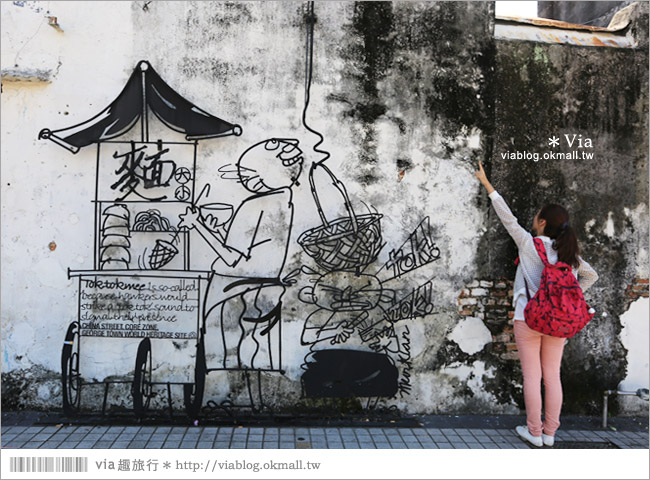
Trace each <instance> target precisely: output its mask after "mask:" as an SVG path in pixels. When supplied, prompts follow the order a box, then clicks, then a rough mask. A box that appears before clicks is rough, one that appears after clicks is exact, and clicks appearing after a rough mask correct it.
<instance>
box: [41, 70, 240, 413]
mask: <svg viewBox="0 0 650 480" xmlns="http://www.w3.org/2000/svg"><path fill="white" fill-rule="evenodd" d="M152 113H153V115H155V118H156V119H157V120H158V121H160V122H161V123H162V124H163V125H164V126H166V127H168V128H169V129H171V130H173V131H175V132H179V133H182V134H184V135H185V141H173V142H165V141H163V140H161V139H158V138H156V139H154V138H150V121H151V120H153V118H152V115H151V114H152ZM136 125H139V132H138V130H137V129H134V127H136ZM129 132H131V135H130V137H131V138H129V139H127V140H125V139H124V137H127V135H126V134H127V133H129ZM241 132H242V130H241V127H239V126H238V125H236V124H232V123H229V122H227V121H224V120H222V119H220V118H217V117H215V116H213V115H211V114H209V113H207V112H205V111H204V110H202V109H200V108H198V107H196V106H195V105H193V104H192V103H190V102H189V101H187V100H186V99H185V98H183V97H182V96H181V95H179V94H178V93H177V92H175V91H174V90H173V89H172V88H171V87H170V86H169V85H167V84H166V83H165V82H164V81H163V80H162V78H161V77H160V76H159V75H158V74H157V73H156V72H155V70H154V69H153V68H152V66H151V65H150V64H149V62H147V61H144V60H143V61H140V62H139V63H138V64H137V66H136V68H135V69H134V71H133V73H132V74H131V76H130V78H129V80H128V82H127V83H126V85H125V87H124V89H123V90H122V92H121V93H120V94H119V96H118V97H117V98H116V99H115V100H114V101H113V102H112V103H111V104H110V105H109V106H108V107H106V108H105V109H104V110H103V111H102V112H100V113H99V114H98V115H96V116H95V117H93V118H91V119H89V120H87V121H85V122H82V123H80V124H78V125H74V126H72V127H68V128H62V129H58V130H50V129H43V130H42V131H41V132H40V134H39V138H40V139H49V140H51V141H53V142H55V143H56V144H58V145H60V146H62V147H64V148H66V149H67V150H69V151H70V152H72V153H73V154H74V153H77V152H78V151H79V150H80V149H81V148H83V147H87V146H90V145H93V144H95V145H96V150H97V156H96V172H95V174H96V178H95V198H94V200H93V203H94V229H93V230H94V255H93V256H94V261H93V266H92V268H91V269H88V270H70V269H69V270H68V275H69V277H70V278H77V279H78V316H77V320H76V321H73V322H72V323H71V324H70V325H69V326H68V328H67V333H66V335H65V341H64V345H63V349H62V353H61V369H62V389H63V408H64V411H65V412H66V413H68V414H72V413H75V412H77V411H79V409H80V405H81V393H82V390H83V388H84V387H88V386H90V385H100V386H103V387H104V401H103V406H102V413H104V412H105V410H106V402H107V397H108V393H109V388H110V386H111V385H112V384H116V383H125V384H129V383H130V384H131V392H132V397H133V409H134V412H135V414H136V416H138V417H142V416H144V414H145V412H146V410H147V408H148V406H149V402H150V400H151V398H152V393H153V386H154V385H156V384H160V385H164V386H166V388H167V398H168V403H169V409H170V413H171V411H172V395H171V387H172V385H175V384H180V385H182V386H183V389H184V396H185V399H186V407H188V409H190V408H192V406H194V405H196V404H197V402H198V406H199V407H200V404H201V401H202V388H203V387H202V383H203V381H204V379H203V377H204V376H205V374H206V373H205V371H203V370H204V369H202V368H200V367H201V365H202V363H204V352H203V351H200V345H199V343H198V339H199V337H200V330H201V325H202V319H203V296H204V293H205V286H206V284H207V280H208V278H209V275H210V272H209V271H204V270H196V269H195V270H192V269H191V268H190V253H191V245H190V243H191V232H190V231H189V230H188V229H187V228H179V226H178V224H179V218H180V215H181V214H183V213H184V212H186V211H187V209H188V207H190V209H195V207H196V206H197V205H198V204H199V202H200V201H201V198H202V197H204V196H205V195H206V194H207V193H208V190H209V185H206V186H205V187H204V188H203V189H202V190H201V191H200V192H197V191H196V187H197V185H196V178H195V174H196V162H197V148H198V142H199V140H203V139H210V138H216V137H225V136H229V135H240V134H241ZM137 133H139V135H137ZM119 137H122V138H121V139H120V138H119ZM135 137H139V138H138V139H137V140H136V139H134V138H135ZM206 207H208V206H206ZM209 207H211V208H212V210H211V211H212V212H213V213H214V212H220V215H221V216H220V222H221V223H222V224H223V223H225V222H226V221H228V218H226V217H228V215H229V214H230V215H232V207H231V206H229V205H226V204H213V205H210V206H209ZM228 207H230V209H229V208H228ZM224 213H225V216H224ZM215 218H216V214H215ZM96 339H102V340H101V342H102V345H106V350H107V352H110V351H111V350H116V349H117V350H119V349H118V348H116V343H115V342H120V341H121V340H122V339H141V340H140V341H139V344H138V346H137V349H135V351H133V352H130V351H124V354H125V355H129V354H132V359H133V361H135V368H134V369H133V375H132V376H131V375H129V376H128V377H124V376H123V375H120V373H122V374H124V373H130V371H131V369H129V372H113V373H114V375H106V376H105V378H104V379H103V380H101V381H94V382H85V381H84V380H82V379H83V378H85V377H86V376H85V375H84V374H83V372H82V369H83V366H84V363H83V362H84V357H85V355H86V354H92V353H94V352H90V351H88V350H87V349H86V350H84V343H85V342H91V341H96ZM84 341H85V342H84ZM158 342H174V347H175V348H174V350H178V351H180V352H181V355H182V354H183V352H184V353H186V354H187V353H188V352H191V353H192V354H191V355H185V356H186V357H187V358H184V359H183V361H186V362H187V367H188V368H185V369H183V370H184V371H183V374H182V375H184V376H186V377H185V378H181V379H180V380H179V379H173V380H169V379H162V380H158V379H155V378H152V363H153V362H152V356H153V358H155V355H156V346H157V345H161V344H160V343H158ZM95 344H96V343H95ZM192 350H194V351H192ZM107 355H110V353H107ZM159 360H160V361H162V362H164V360H165V359H159ZM131 365H133V363H131ZM197 366H198V368H195V367H197ZM177 370H178V369H177ZM89 376H91V377H92V374H90V375H89ZM129 377H130V378H129ZM197 377H198V380H197ZM192 413H196V412H192Z"/></svg>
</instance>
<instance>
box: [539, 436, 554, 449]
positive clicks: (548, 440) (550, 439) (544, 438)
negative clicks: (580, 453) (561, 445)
mask: <svg viewBox="0 0 650 480" xmlns="http://www.w3.org/2000/svg"><path fill="white" fill-rule="evenodd" d="M542 441H543V442H544V445H546V446H547V447H552V446H553V444H554V443H555V437H552V436H550V435H546V434H545V433H542Z"/></svg>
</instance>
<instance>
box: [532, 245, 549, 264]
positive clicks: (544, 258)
mask: <svg viewBox="0 0 650 480" xmlns="http://www.w3.org/2000/svg"><path fill="white" fill-rule="evenodd" d="M533 243H534V244H535V249H536V250H537V254H538V255H539V258H541V259H542V263H543V264H544V266H545V267H547V266H548V265H549V263H548V257H547V256H546V248H545V247H544V242H543V241H542V239H541V238H533Z"/></svg>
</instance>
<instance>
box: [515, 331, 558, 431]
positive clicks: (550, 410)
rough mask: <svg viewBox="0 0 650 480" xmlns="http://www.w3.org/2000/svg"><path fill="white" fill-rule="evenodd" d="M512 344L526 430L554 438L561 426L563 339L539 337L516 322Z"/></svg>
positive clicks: (537, 333) (540, 334) (546, 336)
mask: <svg viewBox="0 0 650 480" xmlns="http://www.w3.org/2000/svg"><path fill="white" fill-rule="evenodd" d="M515 341H516V342H517V349H518V350H519V359H520V361H521V370H522V372H523V375H524V403H525V404H526V422H527V424H528V430H529V431H530V433H531V434H532V435H535V436H536V437H538V436H540V435H541V434H542V431H543V432H544V433H545V434H546V435H551V436H553V435H555V431H556V430H557V429H558V427H559V426H560V411H561V410H562V382H561V380H560V364H561V363H562V352H563V350H564V344H565V343H566V339H564V338H557V337H551V336H549V335H544V334H542V333H539V332H537V331H535V330H533V329H531V328H529V327H528V325H526V322H525V321H523V320H515ZM542 378H543V379H544V404H545V408H544V422H543V423H542V385H541V384H542Z"/></svg>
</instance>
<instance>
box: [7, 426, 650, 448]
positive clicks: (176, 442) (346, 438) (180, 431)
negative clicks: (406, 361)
mask: <svg viewBox="0 0 650 480" xmlns="http://www.w3.org/2000/svg"><path fill="white" fill-rule="evenodd" d="M555 440H556V445H555V446H554V447H553V448H625V449H630V448H633V449H640V448H643V449H647V448H648V432H647V431H611V430H586V429H584V430H560V431H558V433H557V435H556V439H555ZM1 442H2V448H56V449H67V448H155V449H160V448H163V449H165V448H173V449H176V448H191V449H197V448H199V449H242V448H243V449H260V448H264V449H266V448H271V449H277V448H280V449H294V448H298V449H309V448H311V449H350V448H352V449H412V448H417V449H422V448H425V449H458V448H464V449H485V448H489V449H504V448H508V449H510V448H515V449H518V448H535V447H530V446H529V445H528V444H527V443H526V442H524V441H523V440H521V439H519V437H518V436H517V435H516V434H515V432H514V431H513V430H512V429H505V428H428V427H421V428H399V427H388V428H386V427H367V428H359V427H334V428H312V427H309V428H304V427H279V428H278V427H232V426H227V427H224V426H220V427H210V426H207V427H193V426H189V427H186V426H115V425H114V426H106V425H105V426H96V425H94V426H91V425H62V426H60V427H59V426H41V425H32V426H26V425H7V426H5V425H4V424H3V426H2V438H1ZM545 448H546V447H545Z"/></svg>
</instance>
